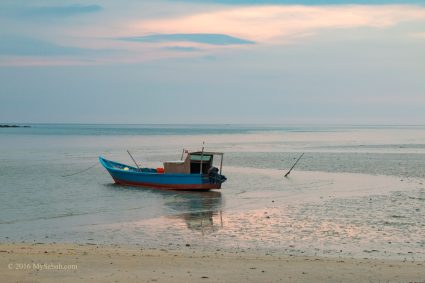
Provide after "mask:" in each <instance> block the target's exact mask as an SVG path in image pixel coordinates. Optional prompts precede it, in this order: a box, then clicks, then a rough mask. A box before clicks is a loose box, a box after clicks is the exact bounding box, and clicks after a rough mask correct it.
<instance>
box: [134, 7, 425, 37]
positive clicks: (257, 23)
mask: <svg viewBox="0 0 425 283" xmlns="http://www.w3.org/2000/svg"><path fill="white" fill-rule="evenodd" d="M423 20H425V8H424V7H421V6H409V5H384V6H379V5H378V6H370V5H349V6H285V5H280V6H270V5H269V6H263V5H260V6H258V5H257V6H240V7H231V8H227V9H219V10H215V11H211V12H201V13H195V14H192V15H188V16H180V17H175V18H163V19H153V20H143V21H139V22H135V23H134V24H133V26H132V28H134V29H136V30H138V32H142V33H152V32H155V33H160V34H165V37H168V36H169V35H168V34H192V33H194V34H196V33H202V34H232V35H234V36H237V37H238V38H246V39H244V40H248V41H255V42H257V43H264V42H266V43H267V42H278V43H282V41H285V40H288V39H289V40H292V39H299V38H300V37H303V36H305V35H311V34H314V33H316V32H318V31H319V30H323V29H353V28H363V27H370V28H387V27H391V26H394V25H396V24H399V23H401V22H408V21H423ZM176 37H178V36H176ZM161 39H164V40H165V38H162V37H161V36H159V37H158V36H148V37H147V38H144V39H143V38H142V41H143V40H144V41H155V40H157V41H160V40H161ZM169 39H170V38H169Z"/></svg>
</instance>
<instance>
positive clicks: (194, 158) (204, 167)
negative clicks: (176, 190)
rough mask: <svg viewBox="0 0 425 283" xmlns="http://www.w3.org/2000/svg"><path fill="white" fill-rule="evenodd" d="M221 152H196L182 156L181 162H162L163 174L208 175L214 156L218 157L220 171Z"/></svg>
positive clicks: (221, 165) (221, 162) (221, 163)
mask: <svg viewBox="0 0 425 283" xmlns="http://www.w3.org/2000/svg"><path fill="white" fill-rule="evenodd" d="M223 155H224V153H222V152H207V151H196V152H190V153H186V152H184V153H183V155H182V160H179V161H167V162H164V173H171V174H208V173H209V170H210V169H211V168H212V167H213V161H214V156H220V170H219V174H221V170H222V167H223Z"/></svg>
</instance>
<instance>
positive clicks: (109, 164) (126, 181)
mask: <svg viewBox="0 0 425 283" xmlns="http://www.w3.org/2000/svg"><path fill="white" fill-rule="evenodd" d="M99 161H100V163H101V164H102V165H103V167H105V169H106V170H108V172H109V174H111V176H112V178H113V179H114V181H115V183H117V184H121V185H127V186H142V187H149V188H163V189H173V190H211V189H220V188H221V183H211V182H210V178H209V177H208V175H205V174H204V175H201V174H166V173H158V172H156V170H155V169H149V168H144V169H143V168H142V169H137V168H134V167H131V166H128V165H125V164H121V163H117V162H114V161H110V160H107V159H104V158H102V157H99Z"/></svg>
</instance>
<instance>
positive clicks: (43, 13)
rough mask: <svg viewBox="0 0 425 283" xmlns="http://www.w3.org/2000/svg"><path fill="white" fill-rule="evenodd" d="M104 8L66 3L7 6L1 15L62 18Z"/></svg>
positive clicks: (29, 17) (28, 17)
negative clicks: (61, 4)
mask: <svg viewBox="0 0 425 283" xmlns="http://www.w3.org/2000/svg"><path fill="white" fill-rule="evenodd" d="M102 9H103V8H102V6H99V5H66V6H15V5H13V6H6V7H3V8H2V11H1V12H0V15H6V16H12V17H20V18H26V19H37V18H42V19H44V18H62V17H70V16H75V15H80V14H88V13H95V12H99V11H101V10H102Z"/></svg>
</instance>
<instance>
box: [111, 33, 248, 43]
mask: <svg viewBox="0 0 425 283" xmlns="http://www.w3.org/2000/svg"><path fill="white" fill-rule="evenodd" d="M119 39H120V40H125V41H135V42H195V43H203V44H210V45H234V44H253V43H255V42H253V41H250V40H246V39H242V38H237V37H233V36H230V35H227V34H216V33H174V34H151V35H144V36H133V37H122V38H119Z"/></svg>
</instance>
